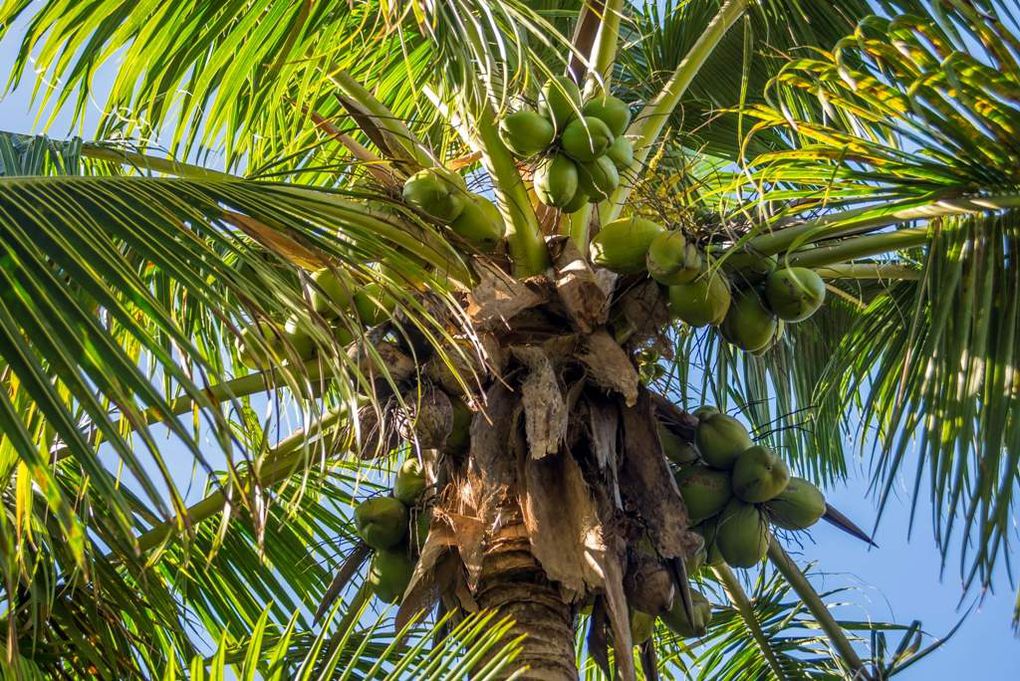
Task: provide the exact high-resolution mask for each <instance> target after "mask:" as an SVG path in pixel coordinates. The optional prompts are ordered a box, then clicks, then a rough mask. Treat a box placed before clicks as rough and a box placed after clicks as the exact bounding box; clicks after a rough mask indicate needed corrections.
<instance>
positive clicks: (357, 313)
mask: <svg viewBox="0 0 1020 681" xmlns="http://www.w3.org/2000/svg"><path fill="white" fill-rule="evenodd" d="M307 293H308V300H309V302H310V307H311V309H312V310H313V311H314V312H315V313H316V314H317V315H319V316H320V317H321V318H322V319H323V320H325V321H326V323H327V324H329V330H330V333H331V334H332V336H333V338H334V339H335V341H336V343H337V344H339V345H347V344H348V343H350V342H351V341H352V340H353V339H354V332H355V331H356V330H357V329H359V328H370V327H373V326H376V325H378V324H380V323H382V322H383V321H385V320H386V319H389V317H390V314H391V313H392V311H393V308H394V306H395V301H394V300H393V298H392V297H390V296H389V295H387V294H386V293H385V291H384V290H383V289H382V287H381V286H380V285H379V283H377V282H369V283H367V284H362V283H359V284H355V282H354V281H353V280H352V279H351V278H350V277H349V276H348V275H346V274H344V273H343V272H341V271H338V270H332V269H321V270H318V271H317V272H314V273H313V274H312V275H311V277H310V283H309V285H308V286H307ZM312 324H313V322H312V319H311V315H310V314H304V315H302V314H298V313H294V314H292V315H291V316H290V317H288V318H287V319H286V320H283V321H282V323H281V322H280V321H278V320H266V319H262V320H257V321H255V322H254V323H253V324H252V325H251V326H248V327H246V328H244V329H243V330H242V331H241V334H240V336H239V337H238V339H237V353H238V356H239V357H240V358H241V361H242V362H244V364H245V366H247V367H248V368H250V369H255V370H258V371H265V370H268V369H270V368H272V367H273V366H276V365H279V364H281V363H283V362H287V361H294V360H299V361H308V360H310V359H312V358H313V357H314V356H315V341H314V340H313V339H312V335H311V328H312Z"/></svg>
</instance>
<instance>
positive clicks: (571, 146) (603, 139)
mask: <svg viewBox="0 0 1020 681" xmlns="http://www.w3.org/2000/svg"><path fill="white" fill-rule="evenodd" d="M612 143H613V133H611V132H610V131H609V128H608V127H606V124H605V123H603V122H602V120H601V119H598V118H595V117H594V116H584V117H582V118H575V119H574V120H572V121H571V122H570V123H568V124H567V127H566V128H564V129H563V134H562V135H561V136H560V146H561V147H562V148H563V153H565V154H566V155H567V156H569V157H570V158H572V159H574V160H575V161H578V162H580V163H588V162H590V161H594V160H595V159H597V158H598V157H599V156H601V155H602V154H604V153H605V152H606V149H608V148H609V145H611V144H612Z"/></svg>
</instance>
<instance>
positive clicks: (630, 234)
mask: <svg viewBox="0 0 1020 681" xmlns="http://www.w3.org/2000/svg"><path fill="white" fill-rule="evenodd" d="M663 231H665V230H664V228H663V227H662V225H660V224H658V223H656V222H652V221H651V220H645V219H644V218H639V217H626V218H620V219H618V220H613V221H612V222H610V223H607V224H605V225H603V226H602V229H600V230H599V232H598V234H596V235H595V237H594V238H593V239H592V240H591V261H592V262H593V263H595V264H596V265H599V266H601V267H605V268H606V269H609V270H612V271H613V272H616V273H618V274H632V273H635V272H641V271H643V270H644V268H645V258H646V257H647V255H648V247H649V246H651V243H652V241H653V240H654V239H655V237H657V236H659V235H660V234H662V232H663Z"/></svg>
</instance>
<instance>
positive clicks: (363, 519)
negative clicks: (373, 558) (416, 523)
mask: <svg viewBox="0 0 1020 681" xmlns="http://www.w3.org/2000/svg"><path fill="white" fill-rule="evenodd" d="M407 520H408V518H407V506H405V505H404V503H403V502H402V501H400V500H399V499H397V498H395V497H373V498H371V499H366V500H365V501H363V502H361V503H360V504H358V506H357V508H355V509H354V524H355V526H356V527H357V528H358V534H359V535H361V538H362V539H364V540H365V543H366V544H368V545H369V546H371V547H372V548H373V549H376V550H381V549H388V548H392V547H394V546H396V545H397V544H399V543H400V542H401V540H403V538H404V536H405V535H406V534H407Z"/></svg>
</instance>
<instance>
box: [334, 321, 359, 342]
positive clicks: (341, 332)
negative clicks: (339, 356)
mask: <svg viewBox="0 0 1020 681" xmlns="http://www.w3.org/2000/svg"><path fill="white" fill-rule="evenodd" d="M354 326H355V324H354V323H353V322H352V321H350V320H349V319H338V320H336V321H335V322H334V323H333V325H332V326H331V327H330V330H331V331H332V332H333V342H334V343H336V344H337V345H339V346H341V347H343V346H345V345H348V344H349V343H350V342H351V341H353V340H354V335H355V333H354V331H355V330H356V329H353V328H352V327H354Z"/></svg>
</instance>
